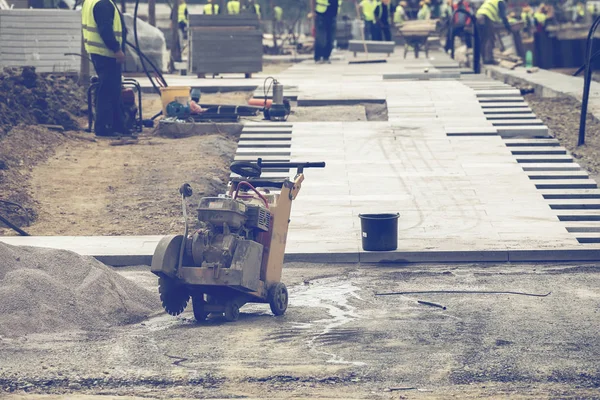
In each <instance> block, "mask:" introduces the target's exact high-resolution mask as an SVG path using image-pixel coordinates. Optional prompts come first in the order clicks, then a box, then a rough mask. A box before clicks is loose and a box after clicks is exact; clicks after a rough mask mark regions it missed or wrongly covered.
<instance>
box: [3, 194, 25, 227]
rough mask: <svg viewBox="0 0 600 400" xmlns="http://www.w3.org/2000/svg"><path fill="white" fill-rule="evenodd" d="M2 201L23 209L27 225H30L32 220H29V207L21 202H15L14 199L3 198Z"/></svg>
mask: <svg viewBox="0 0 600 400" xmlns="http://www.w3.org/2000/svg"><path fill="white" fill-rule="evenodd" d="M0 203H2V204H7V205H9V206H15V207H17V208H18V209H20V210H21V211H23V214H24V215H25V221H26V223H27V226H29V222H30V220H29V213H28V212H27V209H26V208H25V207H23V206H22V205H20V204H19V203H15V202H14V201H8V200H1V199H0Z"/></svg>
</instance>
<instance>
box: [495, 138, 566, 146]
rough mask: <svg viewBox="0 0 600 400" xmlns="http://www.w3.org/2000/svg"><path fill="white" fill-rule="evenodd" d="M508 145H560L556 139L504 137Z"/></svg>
mask: <svg viewBox="0 0 600 400" xmlns="http://www.w3.org/2000/svg"><path fill="white" fill-rule="evenodd" d="M504 144H505V145H506V146H507V147H534V146H543V147H547V146H560V142H559V141H558V140H556V139H518V138H517V139H504Z"/></svg>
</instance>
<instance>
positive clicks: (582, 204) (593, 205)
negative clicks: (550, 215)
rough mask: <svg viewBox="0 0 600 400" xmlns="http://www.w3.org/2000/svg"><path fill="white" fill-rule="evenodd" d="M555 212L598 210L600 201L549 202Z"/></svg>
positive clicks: (564, 200) (572, 200)
mask: <svg viewBox="0 0 600 400" xmlns="http://www.w3.org/2000/svg"><path fill="white" fill-rule="evenodd" d="M548 205H549V206H550V208H552V209H553V210H598V209H600V199H562V200H561V199H555V200H548Z"/></svg>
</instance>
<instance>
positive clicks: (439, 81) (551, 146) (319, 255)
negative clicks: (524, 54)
mask: <svg viewBox="0 0 600 400" xmlns="http://www.w3.org/2000/svg"><path fill="white" fill-rule="evenodd" d="M431 55H432V59H430V60H424V59H417V60H415V59H407V60H404V59H402V58H401V57H399V56H398V55H394V56H392V57H390V58H389V59H388V62H387V63H384V64H354V65H349V64H348V63H347V62H344V61H342V62H334V63H333V64H331V65H315V64H314V63H312V62H304V63H301V64H297V65H295V66H293V67H292V68H290V69H288V70H286V71H285V72H284V73H282V74H279V75H278V76H277V78H278V79H280V80H281V81H282V82H283V83H284V85H286V87H288V88H291V89H290V90H287V89H286V94H288V95H289V93H292V94H293V95H294V97H295V98H297V100H298V103H302V104H304V105H315V106H322V107H326V106H327V105H331V104H353V103H368V102H376V103H377V102H379V103H382V102H385V103H386V104H387V107H388V116H389V120H388V121H381V122H373V121H371V122H354V121H340V122H304V123H302V122H297V123H293V124H292V123H259V124H248V125H246V126H245V128H244V131H243V132H242V136H241V140H240V144H239V148H238V152H237V155H236V159H238V160H251V159H256V158H257V157H259V156H260V157H263V158H265V159H277V160H293V161H326V162H327V167H326V168H325V169H319V170H307V171H306V172H305V173H306V181H305V183H304V184H303V188H302V191H301V193H300V196H299V197H298V199H297V200H296V202H295V204H294V208H293V210H292V220H291V224H290V231H289V235H288V247H287V258H288V259H289V260H302V261H316V262H336V261H338V262H343V261H347V262H356V261H362V262H381V261H389V262H391V261H400V262H401V261H409V262H444V261H447V262H451V261H455V262H477V261H539V260H586V259H587V260H598V259H600V246H599V245H598V243H600V211H599V210H600V190H598V189H597V186H596V183H595V182H594V181H592V180H591V179H589V177H588V175H587V173H586V172H585V171H584V170H582V169H581V167H580V166H579V165H578V164H576V163H575V162H574V161H573V159H572V158H571V156H570V155H569V154H568V153H567V151H566V150H565V149H564V148H562V147H561V146H560V144H559V143H558V141H556V140H555V139H553V138H551V137H550V136H549V132H548V128H547V127H546V126H544V125H543V123H542V122H541V121H539V120H538V119H537V118H536V116H535V115H534V114H533V113H532V112H531V109H530V108H529V107H528V106H527V104H526V103H525V102H524V100H523V98H522V97H521V95H520V92H519V91H518V90H515V89H514V88H512V87H511V86H508V85H506V84H504V83H502V82H498V81H494V80H491V79H489V78H487V77H485V76H482V75H473V74H461V73H460V72H461V69H460V68H458V65H457V64H456V63H454V61H452V60H449V59H448V57H447V56H446V55H445V54H443V53H439V52H432V53H431ZM290 173H292V172H291V171H290V172H287V171H281V170H279V171H266V176H269V177H283V176H289V175H290ZM369 212H376V213H381V212H399V213H400V215H401V216H400V220H399V239H398V250H397V251H395V252H364V251H362V249H361V229H360V221H359V217H358V215H359V214H360V213H369ZM156 239H157V238H155V237H138V238H131V241H130V242H129V243H128V244H127V245H126V246H129V248H131V251H130V252H129V253H128V254H123V251H122V248H123V247H124V246H122V245H119V243H118V241H115V240H114V239H112V238H111V239H104V238H90V239H85V240H89V241H90V242H93V243H94V244H95V245H96V246H97V247H96V249H97V250H90V248H89V247H86V250H82V251H85V254H92V255H98V256H103V257H104V258H103V260H107V257H108V258H110V257H112V258H110V259H111V261H110V262H111V263H113V264H127V263H128V262H131V261H132V260H136V261H137V260H139V259H140V258H139V257H146V258H147V257H149V256H150V255H151V251H150V250H151V249H152V246H153V243H155V242H156ZM60 240H63V245H61V244H60ZM79 240H83V239H79ZM8 241H9V242H11V243H17V242H18V243H21V244H27V243H31V244H36V245H48V246H50V247H61V246H62V247H65V248H70V249H75V250H77V246H75V245H73V244H74V243H76V239H72V238H67V239H36V238H14V239H8ZM95 251H96V252H97V253H98V254H94V252H95ZM111 251H113V253H111ZM123 255H125V256H130V257H133V256H136V257H138V258H137V259H135V258H130V259H128V258H127V257H124V258H122V259H121V258H119V257H121V256H123Z"/></svg>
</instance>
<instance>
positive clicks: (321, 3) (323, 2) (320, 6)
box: [315, 0, 342, 14]
mask: <svg viewBox="0 0 600 400" xmlns="http://www.w3.org/2000/svg"><path fill="white" fill-rule="evenodd" d="M332 1H335V0H332ZM316 2H317V4H316V5H315V11H316V12H318V13H319V14H323V13H324V12H325V11H327V7H329V0H316ZM341 6H342V0H338V8H339V7H341Z"/></svg>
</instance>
